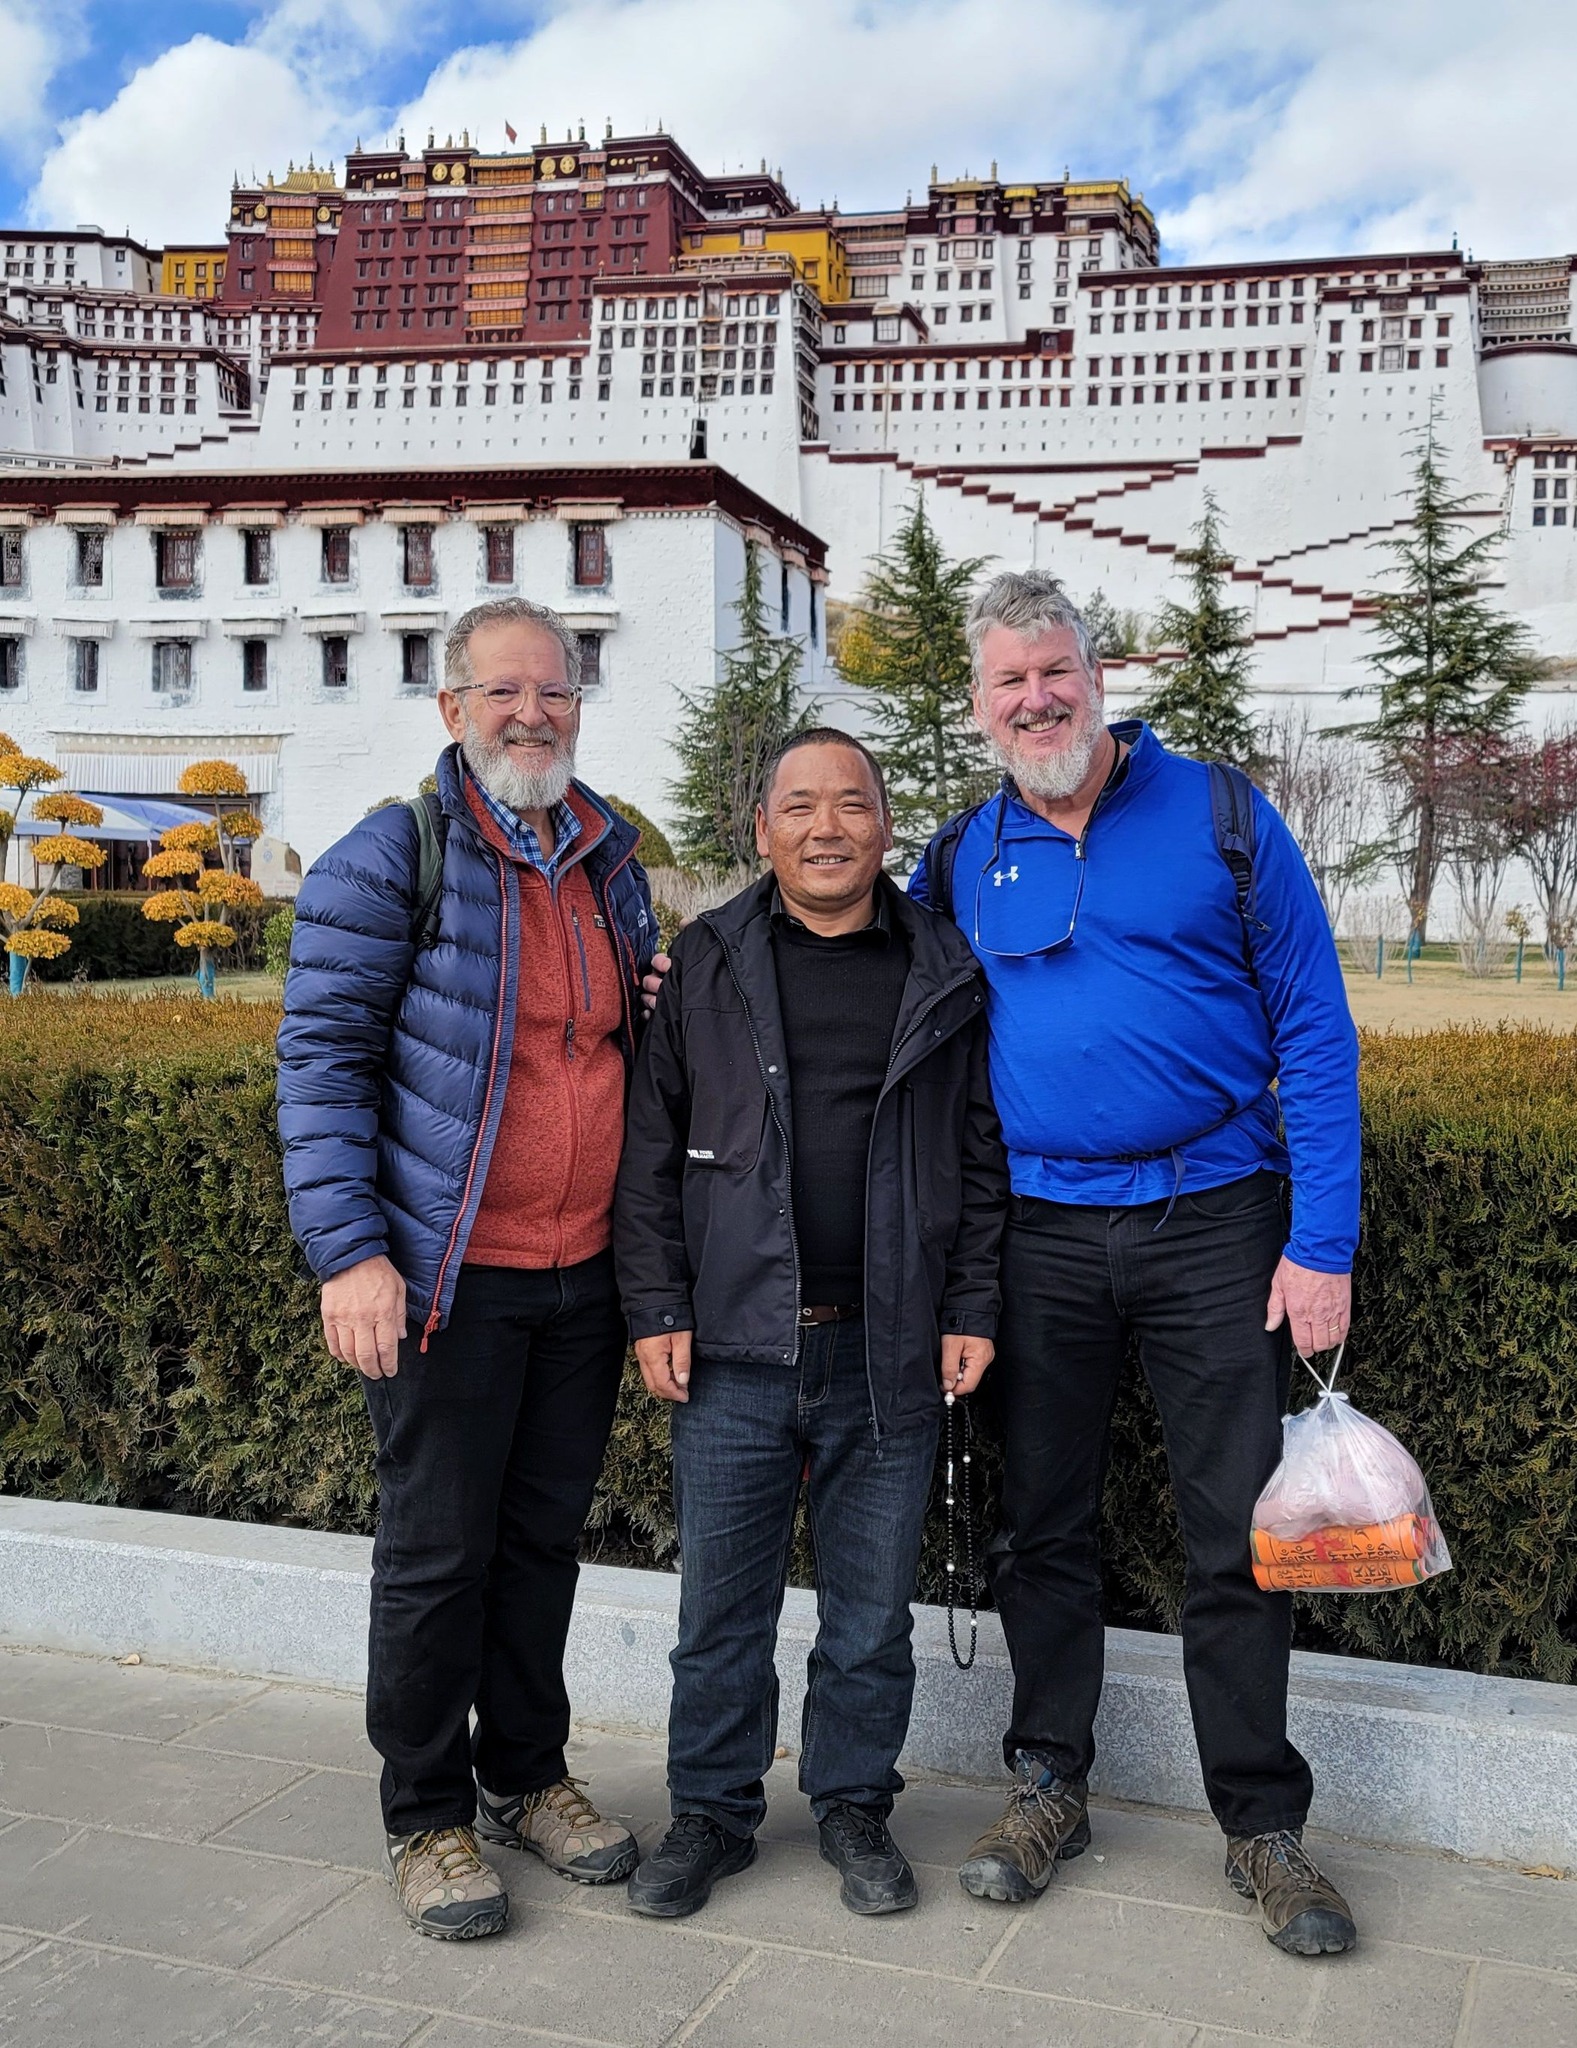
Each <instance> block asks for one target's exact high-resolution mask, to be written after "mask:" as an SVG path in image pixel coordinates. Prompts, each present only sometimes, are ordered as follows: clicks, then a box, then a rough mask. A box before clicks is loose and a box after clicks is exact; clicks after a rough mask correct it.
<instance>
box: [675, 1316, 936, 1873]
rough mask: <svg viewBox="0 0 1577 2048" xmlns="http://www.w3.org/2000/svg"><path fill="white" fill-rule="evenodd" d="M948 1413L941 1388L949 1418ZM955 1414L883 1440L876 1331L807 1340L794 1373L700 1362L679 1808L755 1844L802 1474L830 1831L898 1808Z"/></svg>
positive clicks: (680, 1516) (818, 1728) (827, 1333)
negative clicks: (916, 1604) (850, 1818)
mask: <svg viewBox="0 0 1577 2048" xmlns="http://www.w3.org/2000/svg"><path fill="white" fill-rule="evenodd" d="M940 1412H941V1394H940V1389H939V1390H938V1395H937V1416H938V1417H939V1416H940ZM936 1433H937V1418H936V1417H933V1419H932V1420H931V1422H930V1423H929V1424H926V1425H922V1426H921V1427H920V1428H918V1429H910V1430H905V1431H903V1432H902V1433H901V1434H899V1435H895V1436H883V1437H881V1438H880V1439H879V1440H878V1438H877V1436H876V1433H875V1429H874V1427H873V1425H872V1419H871V1398H870V1389H869V1385H868V1382H867V1379H866V1371H865V1330H864V1325H863V1324H862V1323H859V1322H848V1323H824V1324H821V1325H819V1326H817V1327H816V1328H813V1329H808V1330H804V1331H802V1332H801V1333H800V1340H799V1349H798V1353H797V1356H796V1359H795V1362H794V1365H793V1366H792V1367H789V1366H783V1367H778V1368H773V1367H771V1366H765V1365H732V1364H725V1363H720V1362H718V1361H715V1360H711V1359H707V1358H704V1357H703V1358H699V1359H697V1361H696V1364H695V1367H694V1370H693V1371H692V1373H691V1377H690V1399H689V1401H688V1402H687V1403H685V1404H684V1405H682V1406H677V1407H675V1409H674V1411H673V1474H674V1509H675V1514H676V1517H677V1520H678V1525H679V1546H680V1553H681V1557H682V1561H683V1572H684V1580H683V1585H682V1588H681V1591H680V1597H679V1641H678V1644H677V1646H676V1647H675V1649H674V1653H673V1658H672V1663H673V1674H674V1690H673V1706H672V1709H671V1711H670V1715H669V1722H668V1790H669V1795H670V1799H671V1802H672V1806H673V1811H674V1812H675V1814H681V1813H704V1814H707V1815H709V1816H710V1817H711V1818H712V1819H713V1820H715V1821H717V1822H718V1823H719V1824H720V1825H721V1826H722V1827H724V1828H726V1829H727V1830H728V1831H729V1832H730V1833H732V1834H736V1835H748V1834H751V1833H753V1832H754V1830H755V1829H756V1828H757V1827H758V1826H759V1825H760V1823H761V1820H762V1817H763V1815H764V1814H765V1812H766V1797H765V1791H764V1788H763V1784H762V1780H763V1778H764V1777H765V1775H766V1772H767V1769H768V1767H769V1766H770V1764H771V1762H772V1753H773V1750H774V1748H775V1747H776V1744H777V1735H778V1681H777V1670H776V1667H775V1664H774V1662H773V1652H774V1649H775V1648H776V1644H777V1625H778V1616H779V1614H780V1613H781V1612H782V1609H783V1589H784V1586H785V1583H786V1580H787V1574H788V1561H789V1546H790V1543H791V1540H792V1538H793V1533H794V1509H795V1504H796V1501H797V1499H798V1495H799V1486H800V1479H801V1475H802V1474H803V1475H804V1476H805V1478H806V1480H807V1498H808V1504H809V1512H810V1531H811V1542H812V1546H813V1549H814V1552H815V1559H816V1605H817V1614H818V1619H819V1627H818V1630H817V1634H816V1643H815V1647H814V1649H813V1650H812V1651H811V1653H810V1658H809V1661H808V1666H807V1672H808V1678H809V1685H808V1689H807V1691H806V1694H805V1714H804V1721H803V1724H802V1734H801V1746H800V1760H799V1783H800V1790H801V1791H802V1792H804V1793H806V1794H807V1795H808V1797H809V1799H810V1803H811V1811H812V1812H813V1813H814V1814H815V1816H816V1818H817V1819H818V1820H820V1819H821V1818H822V1817H823V1816H824V1815H825V1814H826V1812H827V1810H828V1808H829V1807H831V1806H832V1805H833V1804H834V1802H835V1801H838V1800H851V1801H853V1802H855V1803H856V1804H859V1805H862V1806H871V1807H875V1808H876V1809H877V1810H878V1811H879V1812H882V1813H888V1812H890V1811H891V1810H892V1803H893V1796H894V1794H895V1793H898V1792H901V1791H902V1790H903V1779H902V1778H901V1777H900V1776H899V1775H898V1772H897V1769H896V1768H895V1766H896V1763H897V1758H898V1752H899V1750H900V1749H901V1748H902V1747H903V1741H904V1736H905V1734H906V1733H907V1731H908V1726H909V1708H910V1704H911V1701H912V1700H913V1697H914V1657H913V1654H912V1651H911V1649H910V1635H911V1632H912V1628H913V1616H912V1615H911V1613H910V1610H909V1603H910V1601H911V1600H912V1599H913V1597H914V1582H915V1572H916V1569H917V1567H918V1564H919V1558H920V1532H921V1526H922V1523H923V1521H924V1518H925V1504H926V1499H927V1496H928V1494H929V1492H930V1486H931V1473H932V1468H933V1467H934V1465H935V1462H936Z"/></svg>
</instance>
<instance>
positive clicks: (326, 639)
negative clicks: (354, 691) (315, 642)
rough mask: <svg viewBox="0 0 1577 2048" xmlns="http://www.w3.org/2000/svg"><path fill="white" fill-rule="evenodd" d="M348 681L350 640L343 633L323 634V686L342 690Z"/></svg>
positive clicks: (328, 688) (327, 688)
mask: <svg viewBox="0 0 1577 2048" xmlns="http://www.w3.org/2000/svg"><path fill="white" fill-rule="evenodd" d="M349 683H350V642H349V640H347V639H346V637H345V635H344V634H343V633H325V634H324V636H323V687H324V689H325V690H343V689H345V688H346V687H347V686H348V685H349Z"/></svg>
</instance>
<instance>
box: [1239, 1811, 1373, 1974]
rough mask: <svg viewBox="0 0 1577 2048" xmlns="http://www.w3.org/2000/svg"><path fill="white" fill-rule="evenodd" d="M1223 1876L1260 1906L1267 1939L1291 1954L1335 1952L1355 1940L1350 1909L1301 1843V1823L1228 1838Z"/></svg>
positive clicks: (1240, 1895)
mask: <svg viewBox="0 0 1577 2048" xmlns="http://www.w3.org/2000/svg"><path fill="white" fill-rule="evenodd" d="M1227 1881H1228V1883H1229V1884H1230V1885H1231V1886H1232V1889H1233V1890H1234V1891H1235V1892H1236V1893H1237V1894H1238V1896H1239V1897H1240V1898H1244V1899H1253V1900H1255V1901H1256V1902H1257V1904H1258V1906H1259V1917H1260V1925H1261V1927H1263V1928H1264V1930H1265V1935H1266V1939H1267V1940H1269V1941H1273V1942H1274V1943H1275V1944H1276V1946H1277V1948H1280V1949H1285V1950H1286V1951H1287V1953H1288V1954H1289V1955H1295V1956H1339V1955H1344V1954H1345V1953H1346V1952H1347V1950H1348V1949H1350V1948H1356V1947H1357V1945H1358V1929H1357V1928H1356V1927H1355V1926H1354V1924H1353V1917H1352V1910H1351V1908H1350V1907H1349V1906H1348V1904H1347V1901H1346V1900H1345V1899H1344V1898H1343V1897H1342V1895H1341V1893H1340V1892H1339V1891H1338V1890H1337V1889H1336V1887H1335V1885H1333V1884H1332V1883H1331V1881H1330V1879H1329V1878H1328V1877H1327V1876H1326V1875H1325V1873H1324V1871H1322V1870H1321V1869H1320V1867H1319V1865H1318V1864H1317V1863H1316V1862H1315V1861H1314V1858H1313V1857H1312V1856H1311V1855H1310V1854H1309V1852H1308V1850H1307V1849H1305V1848H1304V1846H1303V1830H1302V1828H1280V1829H1278V1830H1276V1831H1275V1832H1274V1833H1272V1834H1268V1835H1239V1836H1235V1837H1231V1838H1229V1839H1228V1842H1227Z"/></svg>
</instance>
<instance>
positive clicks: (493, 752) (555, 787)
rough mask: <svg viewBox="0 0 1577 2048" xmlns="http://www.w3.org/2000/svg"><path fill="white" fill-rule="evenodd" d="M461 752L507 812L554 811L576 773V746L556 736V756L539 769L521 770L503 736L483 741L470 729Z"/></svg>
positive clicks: (470, 767)
mask: <svg viewBox="0 0 1577 2048" xmlns="http://www.w3.org/2000/svg"><path fill="white" fill-rule="evenodd" d="M507 730H508V728H507V727H506V731H507ZM460 750H461V752H462V753H463V754H464V755H465V763H466V766H467V767H468V768H469V769H470V771H471V773H472V774H473V775H474V776H475V777H476V779H477V781H478V782H480V783H481V785H482V787H483V788H484V789H485V790H486V791H487V793H488V795H489V796H490V797H492V798H493V799H494V801H495V802H497V803H501V804H503V805H504V807H505V809H506V810H511V811H551V810H552V808H553V806H554V805H555V804H557V803H562V802H563V800H564V795H565V792H566V791H567V790H568V788H569V785H570V778H571V777H572V776H573V775H574V773H575V746H574V742H573V741H571V740H567V739H561V738H559V736H558V735H557V734H555V735H554V739H553V752H552V754H551V755H550V756H549V757H548V759H547V761H546V763H545V764H544V765H543V766H542V767H540V768H522V767H521V766H520V764H519V763H518V762H517V761H515V760H514V759H513V758H512V757H511V755H510V752H509V748H508V746H507V744H506V742H505V739H504V736H503V734H500V736H499V737H498V738H497V739H496V740H484V739H483V738H482V737H481V736H480V735H479V734H478V733H477V732H475V731H474V730H472V729H470V728H469V727H468V728H467V731H466V736H465V738H464V739H463V740H462V741H461V743H460Z"/></svg>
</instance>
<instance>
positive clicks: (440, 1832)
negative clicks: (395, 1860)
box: [405, 1828, 486, 1884]
mask: <svg viewBox="0 0 1577 2048" xmlns="http://www.w3.org/2000/svg"><path fill="white" fill-rule="evenodd" d="M405 1862H406V1864H407V1866H408V1867H409V1868H410V1869H411V1870H413V1871H414V1870H416V1869H418V1868H419V1867H420V1866H421V1865H422V1864H424V1863H425V1864H427V1865H429V1866H430V1868H431V1869H432V1871H433V1872H434V1874H435V1875H436V1876H437V1877H438V1878H439V1879H440V1880H441V1881H442V1882H443V1883H444V1884H459V1883H461V1882H462V1881H463V1880H464V1879H466V1878H469V1877H475V1876H476V1875H477V1873H478V1872H479V1871H481V1870H484V1869H485V1868H486V1865H485V1864H484V1863H483V1861H482V1859H481V1857H480V1856H479V1855H478V1854H477V1851H476V1836H475V1835H474V1834H473V1833H472V1832H471V1830H470V1829H469V1828H434V1829H432V1830H430V1831H429V1832H428V1833H427V1834H424V1835H413V1836H412V1837H411V1839H410V1841H409V1842H408V1843H407V1845H406V1850H405Z"/></svg>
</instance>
